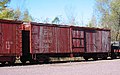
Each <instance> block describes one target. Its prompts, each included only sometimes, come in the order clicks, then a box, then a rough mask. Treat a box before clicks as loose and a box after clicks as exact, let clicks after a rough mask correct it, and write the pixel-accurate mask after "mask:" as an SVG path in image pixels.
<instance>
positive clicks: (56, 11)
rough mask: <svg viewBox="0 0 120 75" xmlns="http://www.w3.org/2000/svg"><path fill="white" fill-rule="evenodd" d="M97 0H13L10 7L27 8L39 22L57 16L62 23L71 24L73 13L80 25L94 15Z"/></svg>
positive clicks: (84, 23)
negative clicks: (70, 19)
mask: <svg viewBox="0 0 120 75" xmlns="http://www.w3.org/2000/svg"><path fill="white" fill-rule="evenodd" d="M94 6H95V0H11V3H10V5H9V7H10V8H13V9H16V8H18V7H19V8H20V9H21V10H25V9H27V10H28V11H29V13H30V15H31V16H32V17H33V19H34V20H35V21H37V22H44V20H46V19H47V21H48V22H50V23H51V22H52V20H53V19H54V18H55V17H56V16H57V17H59V18H60V21H61V23H65V24H69V18H70V16H71V15H73V17H75V20H76V22H77V24H78V25H80V26H84V25H86V24H87V23H88V22H89V21H90V19H91V17H92V15H93V10H94Z"/></svg>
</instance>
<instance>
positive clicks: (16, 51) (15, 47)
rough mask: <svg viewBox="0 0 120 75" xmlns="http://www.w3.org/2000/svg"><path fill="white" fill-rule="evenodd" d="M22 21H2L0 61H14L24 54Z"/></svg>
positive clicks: (0, 21) (0, 24) (0, 26)
mask: <svg viewBox="0 0 120 75" xmlns="http://www.w3.org/2000/svg"><path fill="white" fill-rule="evenodd" d="M21 24H22V22H20V21H11V20H0V61H1V62H3V61H12V60H13V59H14V58H13V57H16V56H21V54H22V32H21Z"/></svg>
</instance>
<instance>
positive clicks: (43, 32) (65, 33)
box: [30, 23, 71, 54]
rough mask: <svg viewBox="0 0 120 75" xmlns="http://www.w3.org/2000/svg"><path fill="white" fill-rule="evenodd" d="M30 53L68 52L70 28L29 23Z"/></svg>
mask: <svg viewBox="0 0 120 75" xmlns="http://www.w3.org/2000/svg"><path fill="white" fill-rule="evenodd" d="M30 32H31V34H30V36H31V53H33V54H34V53H70V52H71V50H70V49H71V48H70V28H69V27H65V26H55V25H47V24H44V25H42V24H39V25H38V24H35V23H31V29H30Z"/></svg>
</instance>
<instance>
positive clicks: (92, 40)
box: [86, 29, 110, 53]
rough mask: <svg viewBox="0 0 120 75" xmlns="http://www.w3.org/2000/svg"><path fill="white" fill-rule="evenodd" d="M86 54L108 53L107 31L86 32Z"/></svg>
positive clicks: (108, 36)
mask: <svg viewBox="0 0 120 75" xmlns="http://www.w3.org/2000/svg"><path fill="white" fill-rule="evenodd" d="M86 49H87V50H86V52H90V53H92V52H94V53H95V52H96V53H98V52H101V53H102V52H110V31H109V30H99V29H95V30H86Z"/></svg>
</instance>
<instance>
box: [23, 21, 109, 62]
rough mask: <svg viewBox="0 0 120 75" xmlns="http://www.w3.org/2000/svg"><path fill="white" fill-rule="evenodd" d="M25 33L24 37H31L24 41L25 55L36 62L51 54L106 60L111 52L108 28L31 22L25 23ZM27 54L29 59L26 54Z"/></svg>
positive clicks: (52, 55) (45, 58) (51, 55)
mask: <svg viewBox="0 0 120 75" xmlns="http://www.w3.org/2000/svg"><path fill="white" fill-rule="evenodd" d="M24 33H27V34H25V36H28V40H27V41H25V44H26V47H25V48H26V49H25V51H24V49H23V51H24V52H23V55H24V54H28V53H29V54H30V55H29V57H30V58H31V59H32V60H34V61H35V60H37V61H41V60H43V61H48V60H49V57H79V56H82V57H84V58H85V59H86V60H88V58H93V59H95V60H96V59H98V58H103V59H106V58H107V57H108V56H109V54H110V52H111V46H110V30H108V29H99V28H88V27H77V26H67V25H54V24H42V23H34V22H31V23H29V24H24ZM27 43H28V44H27ZM28 49H29V50H28ZM26 50H28V51H26ZM25 52H27V53H25ZM25 57H26V58H29V57H27V55H25V56H24V57H23V58H25ZM25 61H26V59H25Z"/></svg>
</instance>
